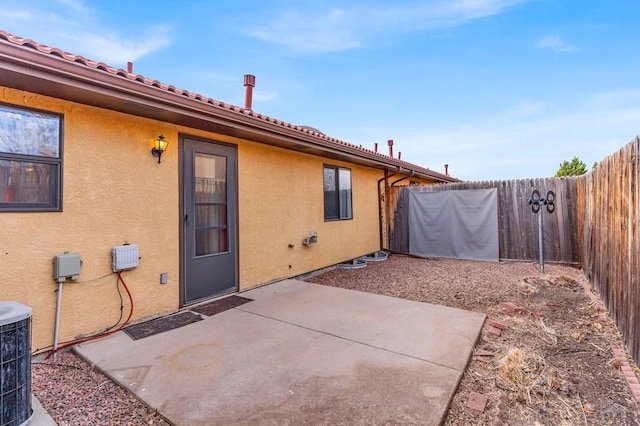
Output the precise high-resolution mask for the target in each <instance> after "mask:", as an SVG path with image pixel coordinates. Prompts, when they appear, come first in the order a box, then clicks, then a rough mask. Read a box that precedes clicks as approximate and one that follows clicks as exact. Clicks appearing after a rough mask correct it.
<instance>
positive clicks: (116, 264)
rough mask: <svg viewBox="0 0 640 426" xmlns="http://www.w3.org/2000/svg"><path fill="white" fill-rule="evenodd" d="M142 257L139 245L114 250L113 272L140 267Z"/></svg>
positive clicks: (117, 247) (123, 246) (126, 245)
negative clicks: (139, 252) (139, 253)
mask: <svg viewBox="0 0 640 426" xmlns="http://www.w3.org/2000/svg"><path fill="white" fill-rule="evenodd" d="M139 259H140V256H139V255H138V245H137V244H125V245H122V246H115V247H114V248H113V272H118V271H124V270H125V269H133V268H137V267H138V263H139Z"/></svg>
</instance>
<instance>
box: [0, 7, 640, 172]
mask: <svg viewBox="0 0 640 426" xmlns="http://www.w3.org/2000/svg"><path fill="white" fill-rule="evenodd" d="M639 17H640V1H637V0H615V1H611V0H450V1H446V0H422V1H407V0H394V1H388V0H385V1H378V0H370V1H359V0H352V1H349V2H346V1H337V0H336V1H334V0H318V1H304V0H299V1H285V0H245V1H236V0H211V1H208V0H197V1H196V0H182V1H175V0H172V1H164V0H155V1H152V0H136V1H110V2H105V1H100V0H95V1H91V0H30V1H24V0H16V1H14V0H2V8H1V9H0V29H3V30H5V31H7V32H10V33H13V34H16V35H19V36H22V37H25V38H31V39H33V40H35V41H37V42H39V43H43V44H46V45H49V46H54V47H59V48H61V49H63V50H66V51H68V52H72V53H76V54H81V55H83V56H85V57H87V58H89V59H93V60H98V61H103V62H105V63H107V64H109V65H112V66H116V67H122V68H126V63H127V61H132V62H133V64H134V72H135V73H137V74H142V75H144V76H146V77H148V78H152V79H157V80H160V81H162V82H164V83H167V84H173V85H174V86H176V87H179V88H182V89H187V90H190V91H194V92H197V93H201V94H203V95H206V96H209V97H213V98H215V99H219V100H221V101H224V102H228V103H232V104H235V105H240V106H242V105H243V103H244V87H243V84H242V83H243V75H244V74H254V75H255V76H256V89H255V92H254V103H253V109H254V110H255V111H257V112H260V113H263V114H266V115H269V116H272V117H276V118H278V119H281V120H284V121H287V122H291V123H294V124H301V125H309V126H313V127H315V128H318V129H320V130H322V131H323V132H324V133H326V134H327V135H329V136H332V137H336V138H338V139H341V140H344V141H347V142H350V143H354V144H357V145H363V146H365V147H370V148H373V143H374V142H378V143H379V146H380V148H381V149H383V150H385V152H386V150H387V147H386V145H387V144H386V141H387V140H388V139H393V140H394V153H396V154H397V152H398V151H401V152H402V159H403V160H406V161H409V162H412V163H415V164H419V165H421V166H424V167H429V168H431V169H434V170H438V171H443V168H444V164H445V163H447V164H449V170H450V172H451V174H452V175H454V176H456V177H458V178H461V179H465V180H490V179H512V178H526V177H545V176H552V175H553V174H555V172H556V170H557V169H558V166H559V164H560V163H561V162H562V161H563V160H570V159H571V158H572V157H574V156H578V157H580V158H581V159H582V160H583V161H584V162H585V163H587V164H588V165H589V166H591V164H593V162H595V161H599V160H601V159H602V158H604V157H606V156H607V155H610V154H612V153H614V152H615V151H617V150H618V149H619V148H620V147H622V146H623V145H625V144H626V143H628V142H629V141H630V140H631V139H632V138H634V137H635V136H636V135H637V134H638V133H640V54H639V46H640V33H638V31H637V29H636V28H637V21H638V18H639Z"/></svg>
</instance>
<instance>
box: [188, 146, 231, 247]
mask: <svg viewBox="0 0 640 426" xmlns="http://www.w3.org/2000/svg"><path fill="white" fill-rule="evenodd" d="M194 166H195V167H194V173H195V176H194V179H195V182H194V190H195V197H194V198H195V200H194V204H195V205H194V209H195V216H196V220H195V244H196V250H195V253H196V256H207V255H211V254H218V253H225V252H227V251H228V250H229V246H228V240H227V158H226V157H222V156H218V155H210V154H202V153H196V154H195V158H194Z"/></svg>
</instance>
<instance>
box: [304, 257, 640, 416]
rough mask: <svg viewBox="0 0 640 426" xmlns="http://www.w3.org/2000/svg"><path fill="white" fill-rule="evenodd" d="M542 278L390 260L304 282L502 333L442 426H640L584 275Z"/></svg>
mask: <svg viewBox="0 0 640 426" xmlns="http://www.w3.org/2000/svg"><path fill="white" fill-rule="evenodd" d="M545 272H546V274H545V275H541V274H539V273H538V269H537V264H534V263H525V262H500V263H488V262H473V261H463V260H452V259H419V258H414V257H410V256H401V255H393V256H390V257H389V260H387V261H385V262H378V263H371V262H370V263H369V264H368V265H367V266H366V267H365V268H362V269H352V270H349V269H335V270H333V271H330V272H328V273H325V274H322V275H318V276H316V277H314V278H311V279H310V281H312V282H315V283H319V284H324V285H332V286H337V287H342V288H349V289H353V290H361V291H368V292H372V293H378V294H385V295H388V296H394V297H402V298H406V299H411V300H417V301H420V302H427V303H434V304H440V305H446V306H451V307H455V308H461V309H466V310H471V311H477V312H482V313H485V314H486V315H487V317H488V319H489V320H491V321H496V322H498V323H499V324H500V325H501V326H502V327H503V328H504V329H503V330H501V331H499V335H495V334H493V333H492V332H490V328H489V325H488V323H489V321H487V323H485V326H484V328H483V332H482V336H481V338H480V340H479V342H478V343H477V345H476V347H475V349H474V355H475V356H474V357H473V359H472V360H471V361H470V363H469V364H468V366H467V369H466V370H465V373H464V376H463V378H462V380H461V382H460V385H459V387H458V390H457V392H456V394H455V395H454V398H453V400H452V402H451V405H450V408H449V412H448V415H447V417H446V419H445V421H444V424H445V425H459V426H463V425H464V426H466V425H494V426H501V425H535V426H542V425H585V424H586V425H598V426H600V425H612V426H613V425H615V426H622V425H640V417H639V414H638V407H637V406H636V404H635V401H634V399H633V396H632V394H631V391H630V389H629V386H628V385H627V382H626V381H625V380H624V378H623V375H622V372H621V371H620V365H619V363H617V362H614V357H613V354H612V351H611V348H612V347H622V341H621V337H620V333H619V332H618V330H617V329H616V327H615V325H614V324H613V322H612V321H610V320H605V321H602V320H600V316H599V314H600V312H599V310H598V308H597V306H595V305H594V304H593V303H592V302H591V300H590V299H589V298H588V297H587V296H586V295H585V292H584V288H583V284H584V285H586V284H587V283H586V280H585V277H584V275H583V274H582V272H581V271H580V270H579V269H576V268H572V267H568V266H560V265H546V266H545ZM504 302H512V303H514V304H516V305H518V306H519V307H521V308H522V311H521V312H512V311H511V310H509V309H506V308H505V305H504ZM493 331H495V330H493ZM626 355H627V360H628V361H629V362H630V364H631V365H632V366H633V367H634V370H635V372H636V375H637V374H638V369H637V367H635V366H634V365H633V362H632V361H631V360H630V357H629V355H628V354H626ZM476 398H477V399H486V405H485V406H484V407H483V409H482V410H476V409H474V408H470V407H469V406H468V404H469V402H470V401H471V400H472V399H476Z"/></svg>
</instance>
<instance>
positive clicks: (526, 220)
mask: <svg viewBox="0 0 640 426" xmlns="http://www.w3.org/2000/svg"><path fill="white" fill-rule="evenodd" d="M490 188H497V189H498V234H499V235H498V238H499V254H498V255H499V257H500V259H510V260H534V259H538V258H539V256H538V251H539V250H538V222H537V217H536V214H534V213H533V212H532V211H531V206H530V205H529V204H528V200H529V198H530V197H531V194H532V192H533V190H534V189H537V190H538V191H539V192H540V194H542V196H543V197H546V194H547V192H548V191H553V192H554V193H555V205H556V209H555V211H554V212H553V213H551V214H549V213H547V211H546V208H545V207H544V206H542V212H543V213H542V215H543V230H544V233H543V240H544V244H543V251H544V259H545V260H546V261H557V262H566V263H578V262H580V261H581V254H582V252H581V247H582V241H581V236H582V232H581V231H582V222H581V221H580V220H577V218H579V217H581V215H580V214H578V212H577V211H576V209H577V207H576V206H579V205H582V204H584V203H583V199H584V184H583V183H582V180H581V179H580V178H575V177H570V178H557V179H556V178H542V179H520V180H510V181H487V182H460V183H453V184H440V185H429V186H401V187H392V188H390V191H389V197H390V202H391V206H392V207H391V211H390V212H389V213H390V217H389V219H390V220H389V223H390V228H391V229H390V232H389V249H391V250H393V251H398V252H403V253H408V252H409V193H410V192H437V191H454V190H465V189H490Z"/></svg>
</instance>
